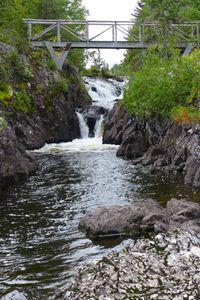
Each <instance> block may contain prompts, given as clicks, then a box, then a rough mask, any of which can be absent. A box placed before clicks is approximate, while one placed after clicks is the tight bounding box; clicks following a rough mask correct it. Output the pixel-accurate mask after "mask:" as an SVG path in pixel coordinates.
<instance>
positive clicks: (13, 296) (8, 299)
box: [1, 290, 27, 300]
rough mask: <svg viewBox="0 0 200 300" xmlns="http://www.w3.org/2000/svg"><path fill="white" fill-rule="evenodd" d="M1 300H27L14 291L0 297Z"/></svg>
mask: <svg viewBox="0 0 200 300" xmlns="http://www.w3.org/2000/svg"><path fill="white" fill-rule="evenodd" d="M1 300H27V298H26V297H25V296H24V295H23V294H21V293H20V292H18V291H17V290H15V291H13V292H10V293H8V294H7V295H5V296H3V297H1Z"/></svg>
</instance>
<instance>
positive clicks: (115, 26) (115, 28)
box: [114, 21, 117, 43]
mask: <svg viewBox="0 0 200 300" xmlns="http://www.w3.org/2000/svg"><path fill="white" fill-rule="evenodd" d="M114 26H115V30H114V31H115V43H117V22H116V21H115V25H114Z"/></svg>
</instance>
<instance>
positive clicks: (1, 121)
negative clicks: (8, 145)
mask: <svg viewBox="0 0 200 300" xmlns="http://www.w3.org/2000/svg"><path fill="white" fill-rule="evenodd" d="M6 127H7V122H6V118H5V117H4V116H0V132H1V131H2V130H4V129H6Z"/></svg>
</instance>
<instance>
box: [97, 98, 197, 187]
mask: <svg viewBox="0 0 200 300" xmlns="http://www.w3.org/2000/svg"><path fill="white" fill-rule="evenodd" d="M199 136H200V126H199V124H196V125H189V124H186V125H184V124H182V125H180V124H176V123H172V122H171V121H169V120H167V119H165V120H163V119H162V118H159V117H157V118H154V119H152V120H149V121H141V120H140V119H138V118H136V117H130V116H129V115H128V114H127V112H126V111H125V109H124V107H123V106H122V105H121V104H120V103H118V104H116V105H115V106H114V108H113V110H112V111H111V112H110V113H109V115H108V118H107V120H106V123H105V131H104V137H103V142H104V143H108V144H112V143H113V144H119V145H120V147H119V149H118V151H117V156H120V157H124V158H127V159H132V160H134V161H135V163H141V164H142V165H144V166H151V170H155V169H159V170H162V171H164V172H166V173H168V174H169V173H170V172H175V173H181V174H182V175H183V176H184V181H185V184H188V185H190V186H191V187H192V188H193V189H194V190H199V189H200V139H199Z"/></svg>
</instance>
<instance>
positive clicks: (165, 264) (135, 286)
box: [57, 231, 200, 300]
mask: <svg viewBox="0 0 200 300" xmlns="http://www.w3.org/2000/svg"><path fill="white" fill-rule="evenodd" d="M199 265H200V234H194V233H193V232H192V231H191V232H177V233H173V234H169V233H168V234H158V235H157V236H155V237H154V238H153V239H152V240H144V239H140V240H137V241H136V242H132V243H131V244H130V246H128V247H126V248H125V249H124V250H123V251H120V252H114V253H112V254H111V255H109V256H107V257H104V258H103V259H102V260H100V261H99V262H97V263H95V264H93V265H89V266H86V267H84V268H83V269H81V270H80V271H79V273H78V275H77V277H76V279H75V280H74V282H73V284H72V285H71V286H70V288H69V289H68V291H67V292H65V293H64V296H61V295H59V296H58V298H57V299H63V300H80V299H84V300H93V299H99V300H122V299H135V300H145V299H148V300H149V299H160V300H184V299H190V300H194V299H199V295H200V268H199Z"/></svg>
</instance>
